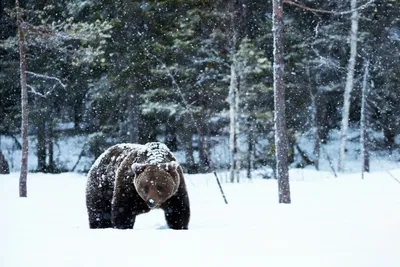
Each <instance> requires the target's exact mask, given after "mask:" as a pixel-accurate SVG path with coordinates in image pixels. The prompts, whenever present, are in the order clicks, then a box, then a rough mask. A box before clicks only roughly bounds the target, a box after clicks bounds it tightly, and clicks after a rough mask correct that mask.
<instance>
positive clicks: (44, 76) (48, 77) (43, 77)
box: [26, 71, 67, 88]
mask: <svg viewBox="0 0 400 267" xmlns="http://www.w3.org/2000/svg"><path fill="white" fill-rule="evenodd" d="M26 73H28V74H31V75H33V76H35V77H39V78H42V79H47V80H55V81H57V82H58V83H59V84H60V85H61V86H62V87H63V88H65V87H67V85H66V84H64V83H63V82H62V81H61V80H60V79H58V78H57V77H53V76H48V75H44V74H39V73H34V72H31V71H27V72H26Z"/></svg>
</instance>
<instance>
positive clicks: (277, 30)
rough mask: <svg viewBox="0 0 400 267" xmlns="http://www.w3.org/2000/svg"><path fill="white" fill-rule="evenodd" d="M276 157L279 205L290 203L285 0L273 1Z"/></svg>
mask: <svg viewBox="0 0 400 267" xmlns="http://www.w3.org/2000/svg"><path fill="white" fill-rule="evenodd" d="M272 32H273V34H274V109H275V112H274V119H275V148H276V149H275V155H276V172H277V178H278V189H279V203H290V202H291V198H290V185H289V168H288V139H287V133H286V117H285V116H286V115H285V108H286V107H285V84H284V82H283V76H284V61H283V0H273V28H272Z"/></svg>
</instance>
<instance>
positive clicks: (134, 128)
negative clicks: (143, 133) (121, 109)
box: [128, 92, 139, 143]
mask: <svg viewBox="0 0 400 267" xmlns="http://www.w3.org/2000/svg"><path fill="white" fill-rule="evenodd" d="M132 94H133V96H132V97H130V98H129V110H130V111H131V112H129V115H128V121H129V124H128V127H129V129H128V130H129V134H128V136H129V142H131V143H137V142H138V141H139V108H138V104H137V103H136V102H137V99H138V97H137V95H136V92H134V93H132Z"/></svg>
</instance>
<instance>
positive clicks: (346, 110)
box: [338, 0, 359, 171]
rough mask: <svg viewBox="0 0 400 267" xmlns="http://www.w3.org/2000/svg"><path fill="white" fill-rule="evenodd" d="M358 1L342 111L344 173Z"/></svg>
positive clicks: (354, 0)
mask: <svg viewBox="0 0 400 267" xmlns="http://www.w3.org/2000/svg"><path fill="white" fill-rule="evenodd" d="M356 8H357V0H351V10H353V12H352V13H351V31H350V58H349V62H348V66H347V78H346V87H345V89H344V99H343V111H342V127H341V133H340V151H339V164H338V165H339V166H338V167H339V171H344V165H345V157H346V154H345V149H346V139H347V131H348V127H349V112H350V93H351V91H352V90H353V80H354V66H355V64H356V56H357V31H358V18H359V17H358V11H357V9H356Z"/></svg>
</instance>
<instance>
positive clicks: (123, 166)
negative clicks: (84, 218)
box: [86, 142, 190, 230]
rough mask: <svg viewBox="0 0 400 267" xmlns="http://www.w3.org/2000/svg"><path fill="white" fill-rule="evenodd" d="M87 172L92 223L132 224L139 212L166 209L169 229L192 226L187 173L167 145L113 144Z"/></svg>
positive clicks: (126, 226) (99, 225)
mask: <svg viewBox="0 0 400 267" xmlns="http://www.w3.org/2000/svg"><path fill="white" fill-rule="evenodd" d="M87 177H88V180H87V186H86V207H87V212H88V217H89V227H90V228H92V229H93V228H111V227H112V228H117V229H132V228H133V226H134V224H135V219H136V216H137V215H140V214H143V213H146V212H149V211H150V210H152V209H162V210H163V211H164V214H165V220H166V222H167V224H168V227H169V228H171V229H175V230H181V229H185V230H186V229H188V224H189V220H190V203H189V195H188V191H187V189H186V184H185V178H184V176H183V171H182V168H181V166H180V165H179V164H178V162H177V160H176V158H175V156H174V155H173V154H172V152H171V151H170V150H169V149H168V147H167V146H166V145H165V144H163V143H159V142H151V143H147V144H145V145H140V144H117V145H114V146H111V147H110V148H108V149H107V150H106V151H105V152H104V153H103V154H102V155H100V156H99V157H98V158H97V159H96V161H95V163H94V164H93V166H92V167H91V169H90V170H89V172H88V174H87Z"/></svg>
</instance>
